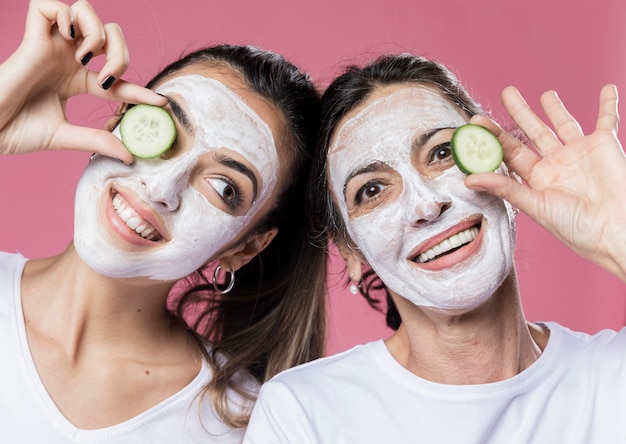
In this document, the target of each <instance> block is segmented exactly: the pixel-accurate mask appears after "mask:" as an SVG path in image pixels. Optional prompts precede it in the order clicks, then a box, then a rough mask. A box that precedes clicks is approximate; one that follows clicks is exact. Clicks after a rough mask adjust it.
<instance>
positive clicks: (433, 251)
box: [414, 226, 480, 264]
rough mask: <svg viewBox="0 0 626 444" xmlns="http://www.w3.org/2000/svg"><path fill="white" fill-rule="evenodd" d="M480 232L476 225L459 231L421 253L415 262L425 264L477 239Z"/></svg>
mask: <svg viewBox="0 0 626 444" xmlns="http://www.w3.org/2000/svg"><path fill="white" fill-rule="evenodd" d="M478 233H480V228H479V227H478V226H474V227H471V228H468V229H466V230H463V231H461V232H459V233H456V234H455V235H453V236H450V237H449V238H447V239H445V240H444V241H443V242H441V243H439V244H437V245H435V246H434V247H432V248H429V249H428V250H426V251H424V252H423V253H421V254H419V255H418V256H417V257H416V258H415V259H414V262H416V263H418V264H424V263H426V262H429V261H431V260H433V259H436V258H438V257H440V256H443V255H445V254H448V253H451V252H453V251H456V250H458V249H459V248H461V247H462V246H463V245H467V244H469V243H470V242H472V241H473V240H474V239H476V236H478Z"/></svg>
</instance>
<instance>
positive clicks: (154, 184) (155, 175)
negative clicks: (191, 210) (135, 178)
mask: <svg viewBox="0 0 626 444" xmlns="http://www.w3.org/2000/svg"><path fill="white" fill-rule="evenodd" d="M139 180H140V183H141V187H142V188H143V191H144V193H145V197H146V199H147V200H148V201H150V202H152V203H154V204H156V205H157V206H159V207H161V208H162V209H165V210H167V211H176V210H177V209H178V208H179V207H180V203H181V194H182V192H183V191H184V190H185V188H186V187H188V186H189V180H190V173H189V168H187V166H186V165H183V164H181V163H179V162H174V161H171V160H161V161H159V163H158V164H156V165H155V164H152V165H149V168H144V171H143V174H142V175H141V176H140V179H139Z"/></svg>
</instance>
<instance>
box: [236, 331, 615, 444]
mask: <svg viewBox="0 0 626 444" xmlns="http://www.w3.org/2000/svg"><path fill="white" fill-rule="evenodd" d="M545 326H546V327H548V328H549V329H550V339H549V341H548V344H547V347H546V348H545V350H544V352H543V353H542V355H541V356H540V357H539V359H538V360H537V361H536V362H535V363H533V364H532V365H531V366H530V367H529V368H528V369H526V370H525V371H523V372H522V373H520V374H518V375H516V376H514V377H513V378H510V379H507V380H505V381H501V382H495V383H489V384H478V385H443V384H437V383H433V382H430V381H427V380H424V379H422V378H419V377H418V376H416V375H414V374H413V373H411V372H409V371H408V370H406V369H405V368H404V367H402V366H401V365H400V364H399V363H398V362H397V361H396V360H395V359H394V358H393V357H392V356H391V354H390V353H389V351H388V349H387V347H386V346H385V343H384V342H383V341H382V340H379V341H376V342H372V343H369V344H366V345H360V346H357V347H355V348H353V349H351V350H348V351H346V352H343V353H341V354H338V355H335V356H331V357H328V358H323V359H319V360H317V361H313V362H311V363H308V364H304V365H301V366H299V367H295V368H292V369H289V370H287V371H285V372H283V373H281V374H279V375H278V376H276V377H274V378H273V379H272V380H270V381H269V382H267V383H266V384H265V385H264V386H263V387H262V388H261V394H260V397H259V399H258V400H257V403H256V405H255V408H254V411H253V413H252V419H251V421H250V424H249V426H248V431H247V433H246V437H245V439H244V443H255V444H271V443H298V444H306V443H332V444H341V443H351V444H352V443H358V444H367V443H376V444H385V443H390V444H402V443H429V444H433V443H442V444H450V443H498V444H500V443H507V444H510V443H524V444H526V443H541V444H545V443H550V444H552V443H555V444H556V443H559V444H560V443H567V444H572V443H581V444H582V443H584V444H590V443H601V444H607V443H626V330H621V331H620V332H619V333H616V332H614V331H602V332H600V333H598V334H596V335H594V336H590V335H587V334H583V333H574V332H572V331H570V330H568V329H566V328H564V327H561V326H559V325H557V324H554V323H547V324H545Z"/></svg>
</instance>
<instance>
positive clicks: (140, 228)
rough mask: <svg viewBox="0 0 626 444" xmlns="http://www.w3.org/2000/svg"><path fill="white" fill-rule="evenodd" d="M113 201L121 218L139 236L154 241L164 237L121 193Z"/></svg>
mask: <svg viewBox="0 0 626 444" xmlns="http://www.w3.org/2000/svg"><path fill="white" fill-rule="evenodd" d="M112 203H113V209H115V212H116V213H117V215H118V216H119V218H120V219H121V220H122V221H123V222H124V223H125V224H126V226H127V227H128V228H130V229H131V230H133V231H134V232H135V233H137V234H138V235H139V236H141V237H142V238H144V239H147V240H150V241H154V242H158V241H160V240H161V239H163V236H161V234H160V233H159V232H158V230H157V229H156V228H155V227H154V226H153V225H152V224H150V222H148V221H147V220H145V219H144V218H143V217H141V216H140V215H139V213H137V212H136V211H135V210H134V209H133V208H132V207H131V206H130V205H129V204H128V202H127V201H126V200H125V199H124V198H123V197H122V196H121V195H120V194H119V193H116V194H115V195H114V196H113V200H112Z"/></svg>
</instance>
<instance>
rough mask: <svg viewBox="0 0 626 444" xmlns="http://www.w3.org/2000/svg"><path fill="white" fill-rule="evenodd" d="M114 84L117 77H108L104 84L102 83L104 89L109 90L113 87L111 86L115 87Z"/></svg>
mask: <svg viewBox="0 0 626 444" xmlns="http://www.w3.org/2000/svg"><path fill="white" fill-rule="evenodd" d="M113 82H115V77H113V76H109V77H107V78H106V79H105V80H104V82H102V89H104V90H107V89H109V88H110V87H111V85H113Z"/></svg>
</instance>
